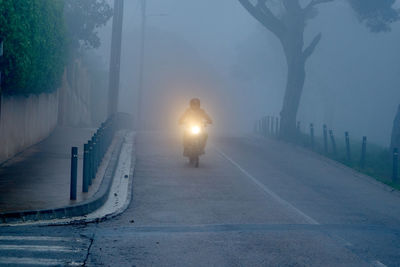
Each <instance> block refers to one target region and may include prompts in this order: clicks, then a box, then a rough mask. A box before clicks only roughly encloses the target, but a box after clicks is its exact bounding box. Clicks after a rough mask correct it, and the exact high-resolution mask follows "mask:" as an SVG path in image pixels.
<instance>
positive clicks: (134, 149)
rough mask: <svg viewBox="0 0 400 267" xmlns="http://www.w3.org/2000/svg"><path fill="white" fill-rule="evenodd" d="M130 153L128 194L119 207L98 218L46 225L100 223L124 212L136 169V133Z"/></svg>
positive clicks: (130, 197)
mask: <svg viewBox="0 0 400 267" xmlns="http://www.w3.org/2000/svg"><path fill="white" fill-rule="evenodd" d="M131 153H132V159H131V168H130V171H129V185H128V196H127V198H126V201H125V203H124V205H123V206H122V208H121V209H119V210H117V211H115V212H113V213H110V214H106V215H104V216H102V217H99V218H94V219H81V220H72V221H68V222H62V223H58V222H56V223H49V224H46V225H51V226H64V225H86V224H90V223H100V222H104V221H107V220H110V219H113V218H115V217H117V216H119V215H121V214H122V213H124V211H126V210H127V209H128V207H129V205H130V204H131V202H132V199H133V179H134V176H135V171H136V134H135V136H134V143H133V151H132V152H131ZM110 188H111V186H110Z"/></svg>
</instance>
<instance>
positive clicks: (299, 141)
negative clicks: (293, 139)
mask: <svg viewBox="0 0 400 267" xmlns="http://www.w3.org/2000/svg"><path fill="white" fill-rule="evenodd" d="M296 134H297V142H298V143H301V132H300V122H299V121H298V122H297V125H296Z"/></svg>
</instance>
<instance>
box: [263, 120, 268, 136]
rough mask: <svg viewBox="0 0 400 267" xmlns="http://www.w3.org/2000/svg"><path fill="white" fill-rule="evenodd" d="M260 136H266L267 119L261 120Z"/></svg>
mask: <svg viewBox="0 0 400 267" xmlns="http://www.w3.org/2000/svg"><path fill="white" fill-rule="evenodd" d="M262 135H263V136H266V135H267V118H266V117H263V118H262Z"/></svg>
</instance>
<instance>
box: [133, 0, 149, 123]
mask: <svg viewBox="0 0 400 267" xmlns="http://www.w3.org/2000/svg"><path fill="white" fill-rule="evenodd" d="M141 6H142V27H141V28H142V29H141V38H140V39H141V40H140V59H139V64H140V65H139V88H138V98H137V104H136V106H137V110H136V116H137V118H136V130H139V129H141V128H142V127H143V125H142V123H143V121H142V104H143V103H142V102H143V98H144V97H143V89H144V88H143V87H144V86H143V84H144V68H145V53H146V46H145V43H146V27H147V26H146V25H147V14H146V13H147V11H146V8H147V5H146V0H141Z"/></svg>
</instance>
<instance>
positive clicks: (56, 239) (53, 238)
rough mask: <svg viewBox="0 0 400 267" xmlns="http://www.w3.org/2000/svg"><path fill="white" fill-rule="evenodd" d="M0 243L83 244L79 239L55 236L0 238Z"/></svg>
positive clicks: (8, 236)
mask: <svg viewBox="0 0 400 267" xmlns="http://www.w3.org/2000/svg"><path fill="white" fill-rule="evenodd" d="M0 241H54V242H62V241H66V242H85V240H83V239H81V238H71V237H57V236H11V235H7V236H0Z"/></svg>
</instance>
